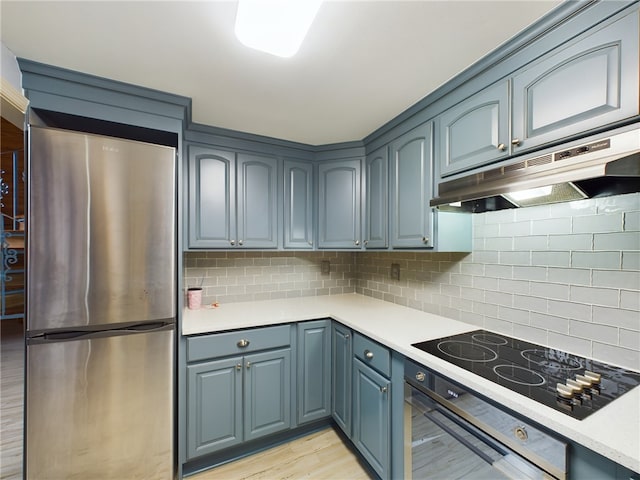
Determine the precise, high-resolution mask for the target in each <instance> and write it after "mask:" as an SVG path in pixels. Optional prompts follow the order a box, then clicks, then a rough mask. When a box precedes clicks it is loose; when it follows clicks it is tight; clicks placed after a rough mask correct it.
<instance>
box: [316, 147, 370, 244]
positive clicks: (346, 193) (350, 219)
mask: <svg viewBox="0 0 640 480" xmlns="http://www.w3.org/2000/svg"><path fill="white" fill-rule="evenodd" d="M318 173H319V181H318V184H319V206H318V210H319V211H318V216H319V237H320V238H319V242H318V246H319V247H320V248H360V159H357V160H347V161H343V162H331V163H326V164H321V165H320V166H319V167H318Z"/></svg>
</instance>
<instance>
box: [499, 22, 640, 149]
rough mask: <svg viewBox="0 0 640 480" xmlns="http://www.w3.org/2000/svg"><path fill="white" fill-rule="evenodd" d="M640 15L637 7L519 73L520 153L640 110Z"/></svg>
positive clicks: (515, 130)
mask: <svg viewBox="0 0 640 480" xmlns="http://www.w3.org/2000/svg"><path fill="white" fill-rule="evenodd" d="M638 18H639V15H638V11H637V9H635V10H634V11H633V12H631V13H628V14H627V15H625V16H623V17H621V18H619V19H618V20H616V21H615V22H613V23H608V24H605V25H603V26H599V27H597V28H596V29H594V31H593V32H592V33H589V34H588V35H587V36H585V37H582V38H581V39H580V40H578V41H576V42H574V43H572V44H569V45H568V46H566V47H565V46H563V47H561V48H559V49H558V50H557V51H555V53H554V52H552V53H550V54H548V55H545V56H543V57H542V58H541V59H540V60H538V61H536V62H534V63H532V64H530V65H528V66H526V67H525V68H524V69H523V70H522V71H520V72H518V73H517V74H516V75H515V76H514V77H513V126H512V139H511V142H512V144H513V146H514V151H515V152H518V151H520V150H524V149H529V148H533V147H536V146H538V145H542V144H545V143H548V142H553V141H555V140H558V139H562V138H564V137H567V136H570V135H575V134H579V133H581V132H585V131H588V130H590V129H594V128H600V127H602V126H605V125H608V124H611V123H614V122H617V121H620V120H624V119H626V118H629V117H632V116H634V115H637V114H638V108H639V107H638V105H639V92H638V90H639V89H638V78H639V73H638V56H639V51H638Z"/></svg>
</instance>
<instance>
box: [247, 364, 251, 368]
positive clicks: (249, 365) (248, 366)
mask: <svg viewBox="0 0 640 480" xmlns="http://www.w3.org/2000/svg"><path fill="white" fill-rule="evenodd" d="M250 368H251V362H247V370H249V369H250Z"/></svg>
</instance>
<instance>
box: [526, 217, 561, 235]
mask: <svg viewBox="0 0 640 480" xmlns="http://www.w3.org/2000/svg"><path fill="white" fill-rule="evenodd" d="M566 233H571V217H560V218H549V219H546V220H538V221H535V222H533V223H532V225H531V234H532V235H557V234H566Z"/></svg>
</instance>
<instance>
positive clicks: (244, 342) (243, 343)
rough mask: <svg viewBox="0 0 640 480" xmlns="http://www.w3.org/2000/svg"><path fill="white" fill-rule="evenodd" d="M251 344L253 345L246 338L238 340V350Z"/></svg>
mask: <svg viewBox="0 0 640 480" xmlns="http://www.w3.org/2000/svg"><path fill="white" fill-rule="evenodd" d="M249 343H251V342H250V341H249V340H247V339H246V338H242V339H240V340H238V343H237V344H236V345H238V348H246V347H248V346H249Z"/></svg>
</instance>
